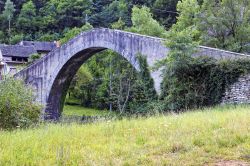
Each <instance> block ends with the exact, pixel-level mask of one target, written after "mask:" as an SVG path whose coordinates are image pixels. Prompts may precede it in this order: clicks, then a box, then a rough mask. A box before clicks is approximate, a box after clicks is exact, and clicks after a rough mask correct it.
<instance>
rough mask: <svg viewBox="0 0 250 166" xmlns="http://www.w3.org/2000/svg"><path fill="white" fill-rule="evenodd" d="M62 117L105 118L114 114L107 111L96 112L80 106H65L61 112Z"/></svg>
mask: <svg viewBox="0 0 250 166" xmlns="http://www.w3.org/2000/svg"><path fill="white" fill-rule="evenodd" d="M63 115H64V116H71V115H75V116H105V115H115V113H114V112H109V111H107V110H97V109H91V108H84V107H81V106H71V105H65V106H64V110H63Z"/></svg>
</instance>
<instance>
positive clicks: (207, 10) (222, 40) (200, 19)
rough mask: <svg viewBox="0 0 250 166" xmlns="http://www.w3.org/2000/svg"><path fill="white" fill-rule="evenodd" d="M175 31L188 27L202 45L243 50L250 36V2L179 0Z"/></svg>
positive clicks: (237, 50) (244, 0)
mask: <svg viewBox="0 0 250 166" xmlns="http://www.w3.org/2000/svg"><path fill="white" fill-rule="evenodd" d="M177 11H178V12H179V13H180V15H179V17H177V19H178V21H177V23H176V24H175V25H173V27H172V28H173V29H175V30H176V31H179V32H180V31H182V30H185V29H186V28H189V29H190V30H191V31H192V32H193V34H194V40H195V41H201V44H204V45H207V46H211V47H217V48H222V49H226V50H231V51H235V52H244V51H246V50H247V49H248V47H249V45H248V43H249V41H250V37H249V35H245V34H248V33H249V32H250V22H249V19H250V2H249V1H248V0H237V1H235V0H221V1H215V0H213V1H211V0H203V2H198V1H197V0H183V1H179V2H178V5H177Z"/></svg>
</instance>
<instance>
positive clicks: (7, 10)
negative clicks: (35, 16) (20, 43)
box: [2, 0, 15, 37]
mask: <svg viewBox="0 0 250 166" xmlns="http://www.w3.org/2000/svg"><path fill="white" fill-rule="evenodd" d="M14 12H15V5H14V4H13V2H12V1H11V0H7V1H6V2H5V6H4V11H3V14H2V15H3V17H4V18H6V19H7V20H8V32H9V37H10V36H11V30H10V26H11V20H12V19H13V16H14Z"/></svg>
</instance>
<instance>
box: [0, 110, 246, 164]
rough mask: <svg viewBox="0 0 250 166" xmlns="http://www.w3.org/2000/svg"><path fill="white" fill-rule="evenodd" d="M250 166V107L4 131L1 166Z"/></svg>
mask: <svg viewBox="0 0 250 166" xmlns="http://www.w3.org/2000/svg"><path fill="white" fill-rule="evenodd" d="M228 160H236V161H244V162H250V107H249V106H237V107H233V106H231V107H228V106H224V107H217V108H211V109H206V110H203V111H202V110H198V111H195V112H187V113H183V114H178V115H177V114H171V115H167V116H163V115H160V116H155V117H150V118H139V119H130V120H129V119H124V120H120V121H108V122H100V123H93V124H87V125H79V124H71V125H60V124H45V125H42V126H41V127H38V128H36V129H28V130H16V131H12V132H7V131H6V132H5V131H1V134H0V165H205V164H212V163H216V162H218V161H228Z"/></svg>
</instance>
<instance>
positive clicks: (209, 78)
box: [157, 28, 250, 111]
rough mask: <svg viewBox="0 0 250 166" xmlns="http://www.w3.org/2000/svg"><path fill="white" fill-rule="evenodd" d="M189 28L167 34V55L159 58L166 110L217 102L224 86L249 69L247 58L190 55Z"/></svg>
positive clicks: (193, 47)
mask: <svg viewBox="0 0 250 166" xmlns="http://www.w3.org/2000/svg"><path fill="white" fill-rule="evenodd" d="M194 35H195V34H194V33H192V31H190V29H189V28H187V29H185V30H182V31H180V32H178V31H176V30H175V29H173V30H171V31H170V32H169V33H168V40H167V42H166V46H167V47H168V48H170V52H169V54H168V55H169V56H168V57H167V58H166V59H164V60H162V61H160V62H159V63H158V64H157V65H158V66H157V67H158V68H160V67H163V76H164V78H163V82H162V94H161V99H162V100H163V103H164V105H165V110H175V111H181V110H186V109H190V108H200V107H204V106H212V105H216V104H219V103H220V102H221V101H222V97H223V95H224V93H225V91H226V89H227V88H228V87H229V86H230V85H231V84H233V83H235V82H236V81H237V79H238V78H239V77H240V76H242V75H244V74H248V73H249V72H250V60H249V59H248V58H246V59H233V60H216V59H214V58H211V57H193V56H192V55H193V53H195V52H196V49H197V43H196V42H193V38H194Z"/></svg>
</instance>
